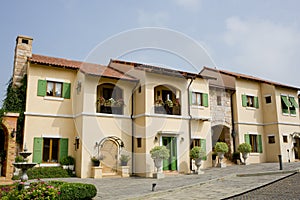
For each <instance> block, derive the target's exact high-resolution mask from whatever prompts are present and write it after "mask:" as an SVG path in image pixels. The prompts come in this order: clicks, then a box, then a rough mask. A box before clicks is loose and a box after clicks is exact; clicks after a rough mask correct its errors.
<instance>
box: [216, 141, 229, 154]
mask: <svg viewBox="0 0 300 200" xmlns="http://www.w3.org/2000/svg"><path fill="white" fill-rule="evenodd" d="M228 150H229V149H228V145H227V144H226V143H225V142H217V143H216V145H215V151H216V152H223V153H227V152H228Z"/></svg>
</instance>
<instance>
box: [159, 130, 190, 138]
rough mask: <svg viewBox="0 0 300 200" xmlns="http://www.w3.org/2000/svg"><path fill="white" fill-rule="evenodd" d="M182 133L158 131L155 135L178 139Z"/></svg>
mask: <svg viewBox="0 0 300 200" xmlns="http://www.w3.org/2000/svg"><path fill="white" fill-rule="evenodd" d="M183 133H184V132H182V131H179V132H177V131H158V132H157V134H158V135H162V136H176V137H178V136H179V135H182V134H183Z"/></svg>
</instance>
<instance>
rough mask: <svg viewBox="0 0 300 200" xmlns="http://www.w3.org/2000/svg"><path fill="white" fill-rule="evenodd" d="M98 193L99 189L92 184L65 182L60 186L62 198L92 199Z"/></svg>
mask: <svg viewBox="0 0 300 200" xmlns="http://www.w3.org/2000/svg"><path fill="white" fill-rule="evenodd" d="M96 195H97V189H96V187H95V186H94V185H92V184H84V183H64V184H62V185H61V187H60V198H59V199H61V200H72V199H78V200H81V199H82V200H84V199H92V198H93V197H95V196H96Z"/></svg>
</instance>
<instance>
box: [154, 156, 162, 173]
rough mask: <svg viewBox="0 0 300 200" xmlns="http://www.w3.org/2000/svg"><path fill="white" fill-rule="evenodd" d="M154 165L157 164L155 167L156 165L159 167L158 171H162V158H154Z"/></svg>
mask: <svg viewBox="0 0 300 200" xmlns="http://www.w3.org/2000/svg"><path fill="white" fill-rule="evenodd" d="M154 165H155V167H156V169H157V172H161V171H162V169H161V168H162V159H160V158H156V159H154Z"/></svg>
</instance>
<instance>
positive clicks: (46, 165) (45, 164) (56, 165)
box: [39, 163, 60, 167]
mask: <svg viewBox="0 0 300 200" xmlns="http://www.w3.org/2000/svg"><path fill="white" fill-rule="evenodd" d="M39 165H40V167H59V166H60V164H59V163H40V164H39Z"/></svg>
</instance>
